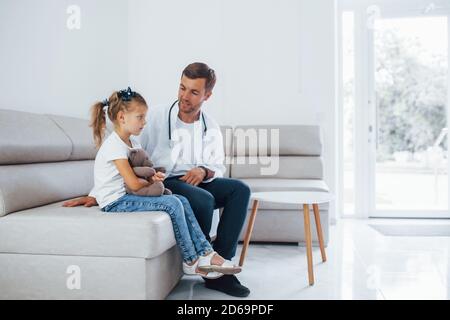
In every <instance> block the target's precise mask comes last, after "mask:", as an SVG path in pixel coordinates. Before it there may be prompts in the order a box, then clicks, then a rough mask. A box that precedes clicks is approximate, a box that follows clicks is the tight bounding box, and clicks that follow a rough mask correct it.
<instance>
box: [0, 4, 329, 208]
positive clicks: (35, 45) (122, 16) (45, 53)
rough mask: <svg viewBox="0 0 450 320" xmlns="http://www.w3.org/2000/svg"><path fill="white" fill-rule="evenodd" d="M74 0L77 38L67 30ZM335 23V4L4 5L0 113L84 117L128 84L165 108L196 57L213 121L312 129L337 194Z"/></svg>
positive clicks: (1, 8)
mask: <svg viewBox="0 0 450 320" xmlns="http://www.w3.org/2000/svg"><path fill="white" fill-rule="evenodd" d="M71 4H77V5H78V6H79V7H80V9H81V29H80V30H68V29H67V27H66V20H67V18H68V16H69V15H68V14H67V13H66V10H67V7H68V6H69V5H71ZM334 26H335V0H315V1H311V0H283V1H276V0H247V1H238V0H229V1H223V0H189V1H183V0H170V1H155V0H154V1H149V0H130V1H125V0H114V1H111V0H109V1H108V0H95V1H92V0H91V1H89V0H77V1H75V2H73V1H67V0H64V1H63V0H58V1H56V0H39V1H33V0H2V1H1V2H0V43H1V49H0V70H1V74H0V88H1V92H2V93H4V94H3V96H2V99H0V108H7V109H15V110H24V111H31V112H37V113H53V114H63V115H71V116H77V117H83V118H87V117H88V110H89V107H90V105H91V104H92V103H93V102H94V101H95V100H96V99H103V98H105V97H107V96H108V95H109V94H110V92H111V91H112V90H113V89H118V88H124V87H126V86H127V85H128V84H130V85H131V86H132V87H133V88H135V89H136V90H137V91H139V92H141V93H142V94H143V95H144V97H145V98H146V99H147V100H148V102H149V104H150V106H151V105H155V104H161V103H169V102H171V101H173V100H175V99H176V95H177V89H178V83H179V77H180V73H181V71H182V69H183V68H184V67H185V66H186V65H187V64H188V63H190V62H193V61H203V62H206V63H208V64H209V65H210V66H211V67H213V68H214V69H215V70H216V72H217V75H218V82H217V85H216V88H215V90H214V95H213V97H212V98H211V99H210V101H209V102H208V104H207V105H206V108H207V110H208V111H209V112H210V113H211V114H212V115H213V116H214V117H215V118H216V119H217V120H218V122H219V123H221V124H230V125H238V124H319V125H321V126H322V129H323V134H324V162H325V180H326V181H327V183H328V184H329V185H330V186H331V189H332V191H334V190H335V183H336V177H335V175H336V170H334V162H335V160H336V150H335V136H336V135H335V129H336V127H335V124H334V123H335V121H334V119H335V116H336V111H335V105H336V104H335V94H336V90H335V75H336V73H335V60H334V59H335V45H334V32H335V29H334ZM332 210H334V209H332Z"/></svg>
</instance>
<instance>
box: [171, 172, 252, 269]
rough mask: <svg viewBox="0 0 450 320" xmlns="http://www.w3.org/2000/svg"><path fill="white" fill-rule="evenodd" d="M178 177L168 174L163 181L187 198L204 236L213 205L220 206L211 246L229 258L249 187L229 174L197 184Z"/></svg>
mask: <svg viewBox="0 0 450 320" xmlns="http://www.w3.org/2000/svg"><path fill="white" fill-rule="evenodd" d="M179 178H180V177H171V178H167V179H166V180H164V185H165V186H166V188H169V189H170V190H171V191H172V192H173V193H174V194H178V195H182V196H184V197H186V198H187V199H188V200H189V203H190V205H191V207H192V210H194V213H195V217H196V218H197V221H198V223H199V224H200V227H201V228H202V230H203V234H205V236H206V238H207V239H209V231H210V230H211V224H212V218H213V212H214V209H217V208H223V212H222V215H221V216H220V222H219V226H218V227H217V237H216V240H215V241H214V243H213V247H214V250H215V251H216V252H217V253H218V254H220V255H221V256H222V257H224V258H225V259H230V260H231V258H233V257H234V255H235V254H236V248H237V243H238V240H239V234H240V233H241V230H242V227H243V225H244V222H245V217H246V215H247V210H248V203H249V201H250V188H249V187H248V186H247V185H246V184H245V183H243V182H242V181H240V180H236V179H230V178H216V179H214V180H213V181H211V182H208V183H200V184H199V185H198V186H197V187H196V186H193V185H190V184H188V183H186V182H184V181H181V180H179Z"/></svg>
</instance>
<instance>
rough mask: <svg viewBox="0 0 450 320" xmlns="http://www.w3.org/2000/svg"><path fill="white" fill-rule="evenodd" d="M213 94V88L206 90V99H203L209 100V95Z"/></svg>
mask: <svg viewBox="0 0 450 320" xmlns="http://www.w3.org/2000/svg"><path fill="white" fill-rule="evenodd" d="M211 95H212V90H209V91H206V93H205V99H204V100H203V101H206V100H208V99H209V97H211Z"/></svg>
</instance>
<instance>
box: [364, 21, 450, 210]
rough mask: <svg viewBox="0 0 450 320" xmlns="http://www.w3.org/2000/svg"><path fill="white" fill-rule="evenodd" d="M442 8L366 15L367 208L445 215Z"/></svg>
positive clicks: (445, 34) (445, 46) (445, 84)
mask: <svg viewBox="0 0 450 320" xmlns="http://www.w3.org/2000/svg"><path fill="white" fill-rule="evenodd" d="M448 23H449V21H448V16H447V15H442V16H425V17H424V16H402V17H389V18H379V19H377V20H376V21H375V22H374V28H373V29H372V30H371V35H370V37H369V41H368V46H369V53H370V59H369V64H371V63H373V65H369V78H370V80H369V97H370V99H369V100H371V101H372V103H370V102H369V113H370V116H369V118H370V119H369V127H368V130H369V139H368V140H367V141H368V144H369V150H370V155H369V157H370V160H369V165H368V170H369V175H368V176H369V180H370V181H368V185H369V188H368V189H369V190H368V192H369V216H371V217H411V218H412V217H417V218H419V217H420V218H436V217H450V213H449V206H448V198H449V189H448V185H449V178H448V167H449V164H448V137H447V135H448V122H447V120H448V118H449V117H448V115H447V113H448V101H449V96H448V92H449V84H448V61H449V57H448V54H449V49H448V48H449V44H448V32H449V26H448Z"/></svg>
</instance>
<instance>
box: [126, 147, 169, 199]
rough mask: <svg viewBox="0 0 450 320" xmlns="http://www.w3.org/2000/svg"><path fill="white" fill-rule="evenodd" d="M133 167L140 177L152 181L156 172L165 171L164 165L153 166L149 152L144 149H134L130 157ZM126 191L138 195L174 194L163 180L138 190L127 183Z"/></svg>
mask: <svg viewBox="0 0 450 320" xmlns="http://www.w3.org/2000/svg"><path fill="white" fill-rule="evenodd" d="M128 162H129V163H130V166H131V168H133V171H134V173H135V174H136V176H137V177H138V178H139V179H143V180H146V181H150V182H152V181H153V180H152V178H151V177H153V176H154V175H155V174H156V172H165V169H164V168H163V167H158V168H153V163H152V162H151V161H150V159H149V156H148V154H147V152H145V150H144V149H132V150H131V151H130V156H129V158H128ZM125 189H126V192H127V193H129V194H134V195H137V196H153V197H158V196H161V195H163V194H166V195H167V194H172V191H170V190H169V189H167V188H165V187H164V184H163V183H162V182H161V181H156V182H153V183H152V184H151V185H149V186H147V187H144V188H141V189H139V190H138V191H132V190H131V189H130V188H128V186H126V185H125Z"/></svg>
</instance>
